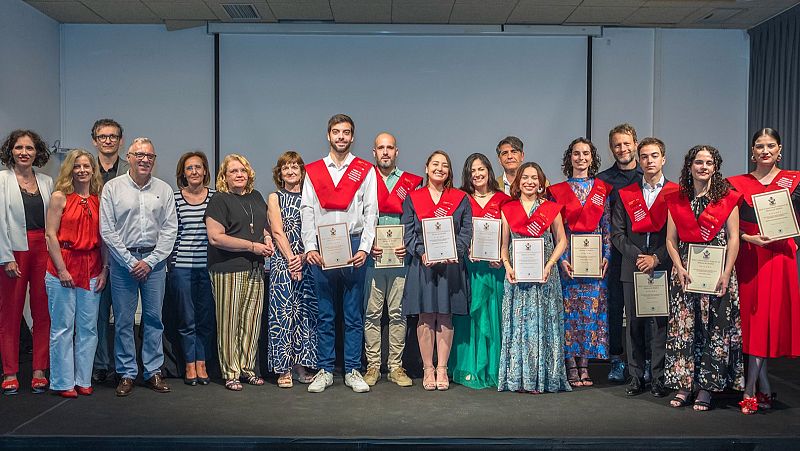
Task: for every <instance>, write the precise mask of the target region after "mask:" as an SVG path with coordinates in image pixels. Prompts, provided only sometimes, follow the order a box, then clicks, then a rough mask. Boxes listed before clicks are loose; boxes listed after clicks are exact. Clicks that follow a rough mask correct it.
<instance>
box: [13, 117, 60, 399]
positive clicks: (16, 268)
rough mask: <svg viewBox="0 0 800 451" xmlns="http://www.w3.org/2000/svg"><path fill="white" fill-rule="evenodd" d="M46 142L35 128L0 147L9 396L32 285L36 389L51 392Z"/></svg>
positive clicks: (33, 386) (16, 386)
mask: <svg viewBox="0 0 800 451" xmlns="http://www.w3.org/2000/svg"><path fill="white" fill-rule="evenodd" d="M49 158H50V152H48V150H47V145H46V144H45V143H44V141H42V138H41V137H39V135H37V134H36V133H35V132H33V131H31V130H14V131H13V132H11V134H9V135H8V137H7V138H6V139H5V141H4V142H3V146H2V147H1V148H0V161H2V162H3V164H4V165H5V166H6V167H8V170H7V171H0V266H2V267H3V271H0V293H2V300H1V301H0V330H2V337H0V355H2V357H3V382H2V390H3V393H4V394H7V395H10V394H15V393H17V390H19V381H18V380H17V371H18V370H19V327H20V321H21V320H22V309H23V307H24V305H25V294H26V291H27V290H28V286H29V284H30V306H31V315H32V316H33V378H32V379H31V390H33V392H34V393H44V392H45V391H46V390H47V384H48V382H47V378H46V377H45V371H46V370H47V368H48V366H49V353H50V344H49V339H50V316H49V315H48V313H47V293H46V292H45V286H44V275H45V272H46V271H47V246H46V244H45V239H44V230H45V211H47V205H48V204H49V203H50V192H51V191H53V179H52V178H50V177H49V176H47V175H45V174H42V173H40V172H36V171H34V170H33V168H34V166H35V167H37V168H40V167H42V166H44V165H45V164H46V163H47V160H48V159H49Z"/></svg>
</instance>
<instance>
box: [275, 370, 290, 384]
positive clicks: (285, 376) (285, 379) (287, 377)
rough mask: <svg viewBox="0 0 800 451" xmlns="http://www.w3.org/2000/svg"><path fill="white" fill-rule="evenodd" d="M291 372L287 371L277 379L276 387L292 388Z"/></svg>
mask: <svg viewBox="0 0 800 451" xmlns="http://www.w3.org/2000/svg"><path fill="white" fill-rule="evenodd" d="M292 385H293V384H292V372H291V371H287V372H285V373H283V374H281V375H280V376H279V377H278V387H280V388H292Z"/></svg>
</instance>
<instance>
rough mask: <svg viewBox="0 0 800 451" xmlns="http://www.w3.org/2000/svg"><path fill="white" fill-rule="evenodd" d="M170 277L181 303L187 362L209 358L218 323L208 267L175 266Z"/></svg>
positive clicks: (180, 324) (179, 328) (180, 315)
mask: <svg viewBox="0 0 800 451" xmlns="http://www.w3.org/2000/svg"><path fill="white" fill-rule="evenodd" d="M167 279H168V281H169V286H170V291H171V292H172V296H173V299H174V300H175V302H176V303H177V306H178V333H179V334H180V336H181V345H182V347H183V356H184V358H185V359H186V363H192V362H195V361H198V360H200V361H205V360H206V358H207V357H208V356H210V355H211V353H212V351H211V349H212V348H211V346H213V343H211V339H212V337H213V336H214V329H215V327H216V326H215V323H216V321H215V319H214V316H215V315H214V296H213V293H212V291H211V279H210V278H209V277H208V269H207V268H205V267H203V268H172V269H170V272H169V277H168V278H167Z"/></svg>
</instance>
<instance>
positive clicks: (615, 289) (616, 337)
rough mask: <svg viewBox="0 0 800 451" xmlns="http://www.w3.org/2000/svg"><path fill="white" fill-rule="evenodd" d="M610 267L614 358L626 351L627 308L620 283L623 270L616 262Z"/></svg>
mask: <svg viewBox="0 0 800 451" xmlns="http://www.w3.org/2000/svg"><path fill="white" fill-rule="evenodd" d="M611 260H612V262H610V263H609V266H608V279H607V283H608V353H609V354H610V355H612V356H614V355H622V354H623V353H624V352H625V349H624V348H623V347H622V343H623V339H624V338H623V335H622V310H623V307H624V306H625V300H624V295H623V292H622V282H620V281H619V279H620V275H621V272H622V271H621V270H620V265H619V261H614V256H612V257H611Z"/></svg>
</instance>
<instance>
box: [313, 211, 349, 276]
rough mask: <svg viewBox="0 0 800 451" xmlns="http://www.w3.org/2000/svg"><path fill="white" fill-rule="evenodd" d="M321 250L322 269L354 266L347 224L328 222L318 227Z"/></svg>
mask: <svg viewBox="0 0 800 451" xmlns="http://www.w3.org/2000/svg"><path fill="white" fill-rule="evenodd" d="M317 237H318V239H319V251H320V254H322V269H333V268H344V267H347V266H352V265H353V264H352V263H350V259H352V258H353V250H352V249H351V248H350V234H349V233H348V231H347V224H345V223H343V222H342V223H339V224H328V225H322V226H319V227H317Z"/></svg>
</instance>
